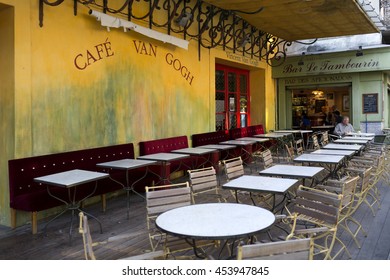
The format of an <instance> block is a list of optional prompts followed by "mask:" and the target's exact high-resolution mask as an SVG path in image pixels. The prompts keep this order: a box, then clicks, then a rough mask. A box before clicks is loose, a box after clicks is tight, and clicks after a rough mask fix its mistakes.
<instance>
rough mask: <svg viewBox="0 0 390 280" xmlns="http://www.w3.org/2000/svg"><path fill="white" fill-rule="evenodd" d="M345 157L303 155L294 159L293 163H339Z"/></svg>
mask: <svg viewBox="0 0 390 280" xmlns="http://www.w3.org/2000/svg"><path fill="white" fill-rule="evenodd" d="M344 157H345V156H340V155H320V154H303V155H300V156H299V157H296V158H294V162H302V163H303V162H313V163H328V164H337V163H340V162H341V161H342V160H343V159H344Z"/></svg>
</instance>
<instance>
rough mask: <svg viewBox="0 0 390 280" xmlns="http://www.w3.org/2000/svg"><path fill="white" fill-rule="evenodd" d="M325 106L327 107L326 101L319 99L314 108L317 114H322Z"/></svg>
mask: <svg viewBox="0 0 390 280" xmlns="http://www.w3.org/2000/svg"><path fill="white" fill-rule="evenodd" d="M324 106H326V99H317V100H316V103H315V108H314V109H315V113H321V112H322V107H324Z"/></svg>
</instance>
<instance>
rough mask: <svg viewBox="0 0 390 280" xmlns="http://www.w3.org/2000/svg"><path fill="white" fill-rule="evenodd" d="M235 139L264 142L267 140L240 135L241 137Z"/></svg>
mask: <svg viewBox="0 0 390 280" xmlns="http://www.w3.org/2000/svg"><path fill="white" fill-rule="evenodd" d="M236 140H238V141H256V142H257V143H264V142H267V141H269V139H268V138H258V137H242V138H237V139H236Z"/></svg>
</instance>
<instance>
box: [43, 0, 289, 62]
mask: <svg viewBox="0 0 390 280" xmlns="http://www.w3.org/2000/svg"><path fill="white" fill-rule="evenodd" d="M70 1H72V0H70ZM122 1H123V3H122V4H118V3H120V1H115V3H114V1H111V2H110V0H73V2H74V4H73V5H74V14H75V15H77V12H78V5H85V6H87V7H89V8H91V9H95V10H100V11H101V12H103V13H107V14H110V15H114V16H118V17H121V18H123V19H126V20H128V21H137V22H140V21H141V22H143V25H145V26H148V27H149V28H150V29H159V30H164V32H166V33H167V34H176V35H175V36H178V37H182V38H183V39H185V40H191V39H194V40H197V42H198V55H199V59H200V58H201V48H202V47H203V48H208V49H211V48H216V47H220V48H222V49H223V50H224V51H228V52H232V53H239V54H241V55H242V56H246V57H249V58H251V59H258V60H263V61H265V62H266V63H268V64H269V65H271V66H278V65H281V64H282V63H283V62H284V61H285V59H286V50H287V49H286V48H287V47H288V46H290V45H291V42H288V41H285V40H283V39H281V38H278V37H276V36H273V35H272V34H269V33H267V32H264V31H261V30H259V29H257V28H256V27H254V26H252V25H250V24H249V23H248V22H246V21H245V20H244V19H243V18H241V17H240V16H239V15H240V13H245V12H242V11H230V10H223V9H220V8H218V7H215V6H213V5H210V4H208V3H206V2H204V1H201V0H122ZM63 2H64V0H53V1H50V0H39V24H40V26H41V27H42V26H43V19H44V18H43V16H44V5H50V6H59V5H60V4H62V3H63ZM114 5H116V6H117V7H116V8H114V7H113V6H114ZM261 11H262V8H261V7H259V8H258V10H256V11H253V12H252V13H261Z"/></svg>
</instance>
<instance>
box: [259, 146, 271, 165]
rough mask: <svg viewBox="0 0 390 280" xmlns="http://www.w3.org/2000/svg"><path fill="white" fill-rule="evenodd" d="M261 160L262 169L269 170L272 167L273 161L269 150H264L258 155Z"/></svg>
mask: <svg viewBox="0 0 390 280" xmlns="http://www.w3.org/2000/svg"><path fill="white" fill-rule="evenodd" d="M260 157H261V159H262V160H263V164H264V169H265V168H269V167H271V166H273V165H274V160H273V158H272V153H271V151H270V150H269V149H266V150H264V151H263V152H262V153H261V154H260Z"/></svg>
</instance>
